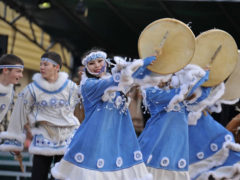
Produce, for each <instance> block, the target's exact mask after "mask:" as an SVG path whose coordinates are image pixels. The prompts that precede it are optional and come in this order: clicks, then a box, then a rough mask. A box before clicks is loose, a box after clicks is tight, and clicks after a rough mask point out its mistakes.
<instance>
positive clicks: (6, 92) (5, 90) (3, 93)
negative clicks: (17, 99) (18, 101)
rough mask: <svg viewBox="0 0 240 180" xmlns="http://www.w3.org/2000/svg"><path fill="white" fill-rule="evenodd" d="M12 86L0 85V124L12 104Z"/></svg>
mask: <svg viewBox="0 0 240 180" xmlns="http://www.w3.org/2000/svg"><path fill="white" fill-rule="evenodd" d="M13 95H14V91H13V85H12V84H9V85H8V86H4V85H3V84H1V83H0V123H1V122H2V120H3V118H4V117H5V115H6V114H7V112H8V110H9V109H10V107H11V104H12V103H13Z"/></svg>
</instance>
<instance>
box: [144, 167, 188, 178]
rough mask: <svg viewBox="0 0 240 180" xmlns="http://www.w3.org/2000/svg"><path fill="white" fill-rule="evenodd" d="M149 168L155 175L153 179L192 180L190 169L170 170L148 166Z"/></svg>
mask: <svg viewBox="0 0 240 180" xmlns="http://www.w3.org/2000/svg"><path fill="white" fill-rule="evenodd" d="M147 169H148V172H149V173H151V174H152V175H153V180H160V179H162V180H168V179H171V180H190V176H189V173H188V171H169V170H165V169H158V168H152V167H147Z"/></svg>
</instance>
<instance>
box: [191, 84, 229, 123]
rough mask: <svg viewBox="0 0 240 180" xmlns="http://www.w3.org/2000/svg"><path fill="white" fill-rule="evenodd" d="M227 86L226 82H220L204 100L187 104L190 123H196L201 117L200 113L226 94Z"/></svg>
mask: <svg viewBox="0 0 240 180" xmlns="http://www.w3.org/2000/svg"><path fill="white" fill-rule="evenodd" d="M224 90H225V86H224V83H221V84H219V85H218V86H216V87H215V88H213V89H212V90H211V92H210V94H209V96H208V97H207V98H206V99H204V100H203V101H201V102H199V103H198V104H196V105H187V110H188V111H189V112H190V113H189V115H188V120H189V121H188V124H189V125H196V124H197V121H198V119H199V118H200V117H201V116H199V113H201V112H202V111H203V110H204V109H205V108H207V107H208V106H212V105H213V104H214V103H216V101H217V100H219V99H220V98H221V97H222V95H223V94H224Z"/></svg>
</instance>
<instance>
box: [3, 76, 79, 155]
mask: <svg viewBox="0 0 240 180" xmlns="http://www.w3.org/2000/svg"><path fill="white" fill-rule="evenodd" d="M78 102H79V98H78V87H77V85H76V84H75V83H74V82H72V81H71V80H69V79H68V74H66V73H64V72H59V74H58V79H57V81H56V82H54V83H49V82H48V81H46V80H45V79H43V78H42V76H41V74H39V73H37V74H35V75H34V76H33V82H32V83H30V84H29V85H28V86H27V87H26V88H24V90H23V91H22V92H21V93H19V95H18V99H17V102H16V104H15V106H14V109H13V113H12V115H11V118H10V123H9V126H8V129H7V131H6V132H2V133H1V134H0V138H1V139H4V142H3V144H1V145H0V150H3V151H22V150H23V143H24V141H25V138H26V136H25V131H24V125H25V124H26V123H27V122H28V120H29V123H30V127H31V131H32V135H33V139H32V142H31V145H30V147H29V152H30V153H32V154H37V155H45V156H53V155H63V154H64V153H65V151H66V148H67V146H68V145H69V144H70V141H71V139H72V136H73V134H74V130H75V129H77V128H78V127H79V121H78V119H77V118H76V117H75V116H74V115H73V111H74V109H75V105H76V104H77V103H78Z"/></svg>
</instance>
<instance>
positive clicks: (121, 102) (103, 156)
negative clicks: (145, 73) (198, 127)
mask: <svg viewBox="0 0 240 180" xmlns="http://www.w3.org/2000/svg"><path fill="white" fill-rule="evenodd" d="M125 75H126V74H122V76H125ZM129 75H130V77H129V78H131V74H129ZM121 79H122V77H121ZM119 84H124V82H121V81H120V82H119V78H116V76H114V75H113V76H112V75H109V74H108V75H106V76H104V77H101V78H100V79H96V78H87V77H86V76H85V77H84V78H83V79H82V81H81V84H80V91H81V95H82V98H83V104H84V110H85V119H84V121H83V123H82V125H81V126H80V128H79V129H78V130H77V132H76V134H75V136H74V138H73V140H72V142H71V144H70V145H69V148H68V151H67V152H66V154H65V155H64V158H63V159H62V160H61V161H60V162H59V163H57V164H56V165H55V167H54V168H53V169H52V174H53V176H54V177H55V178H57V179H69V180H86V179H87V180H123V179H124V180H150V179H151V175H150V174H149V173H148V171H147V168H146V166H145V164H144V162H143V159H142V153H141V151H140V147H139V144H138V141H137V137H136V134H135V131H134V127H133V124H132V120H131V117H130V114H129V111H128V105H129V103H130V101H129V99H128V98H126V96H125V95H124V94H123V93H121V92H119V91H116V92H114V91H111V92H110V91H108V90H110V89H111V88H113V87H117V86H118V85H119ZM125 85H126V84H125ZM120 88H123V87H120ZM112 90H113V89H112ZM115 90H116V89H115ZM106 92H107V94H106ZM104 94H105V96H103V95H104Z"/></svg>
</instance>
